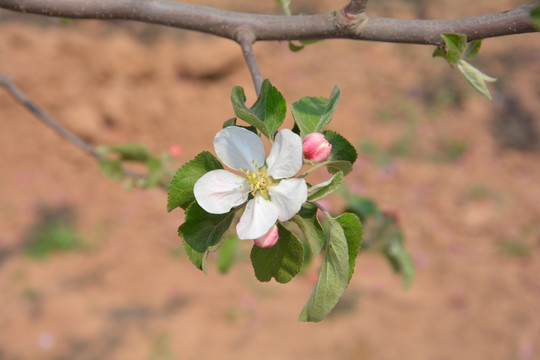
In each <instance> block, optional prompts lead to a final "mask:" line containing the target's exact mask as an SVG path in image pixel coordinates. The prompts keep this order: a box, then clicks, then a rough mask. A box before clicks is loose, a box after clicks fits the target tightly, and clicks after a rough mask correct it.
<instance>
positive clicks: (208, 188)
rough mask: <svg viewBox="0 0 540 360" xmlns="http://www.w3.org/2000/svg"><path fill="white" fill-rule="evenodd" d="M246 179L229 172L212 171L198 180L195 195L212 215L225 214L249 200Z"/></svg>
mask: <svg viewBox="0 0 540 360" xmlns="http://www.w3.org/2000/svg"><path fill="white" fill-rule="evenodd" d="M248 192H249V186H248V184H247V181H246V179H245V178H243V177H241V176H238V175H236V174H233V173H232V172H229V171H227V170H212V171H209V172H207V173H206V174H204V175H203V176H201V177H200V178H199V180H197V182H196V183H195V186H194V187H193V194H194V195H195V199H196V200H197V203H198V204H199V205H200V206H201V207H202V208H203V209H204V210H205V211H206V212H209V213H211V214H225V213H226V212H229V210H231V208H233V207H234V206H237V205H240V204H242V203H244V202H245V201H246V199H247V195H248Z"/></svg>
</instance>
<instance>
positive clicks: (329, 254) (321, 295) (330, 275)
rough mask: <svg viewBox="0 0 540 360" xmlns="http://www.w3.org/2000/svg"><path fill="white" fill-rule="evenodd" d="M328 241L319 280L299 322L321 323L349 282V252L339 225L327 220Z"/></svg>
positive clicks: (332, 220) (334, 221)
mask: <svg viewBox="0 0 540 360" xmlns="http://www.w3.org/2000/svg"><path fill="white" fill-rule="evenodd" d="M328 230H329V239H328V243H327V246H326V254H325V257H324V261H323V264H322V266H321V271H320V273H319V279H318V280H317V284H316V285H315V289H313V292H312V294H311V297H310V298H309V300H308V302H307V303H306V305H305V306H304V308H303V309H302V312H301V313H300V317H299V319H298V320H300V321H321V320H322V319H323V318H324V317H325V316H326V315H327V314H328V313H329V312H330V311H331V310H332V309H333V308H334V306H335V305H336V304H337V302H338V300H339V298H340V297H341V295H342V294H343V292H344V291H345V289H346V288H347V284H348V282H349V252H348V248H347V239H346V238H345V234H344V232H343V228H342V227H341V225H340V223H339V222H337V221H336V220H334V219H331V218H330V219H329V229H328Z"/></svg>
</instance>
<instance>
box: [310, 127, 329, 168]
mask: <svg viewBox="0 0 540 360" xmlns="http://www.w3.org/2000/svg"><path fill="white" fill-rule="evenodd" d="M330 151H332V145H331V144H330V143H329V142H328V140H326V139H325V138H324V135H323V134H321V133H311V134H308V135H307V136H306V137H305V138H304V157H305V158H306V160H308V161H314V162H323V161H325V160H326V159H328V156H329V155H330Z"/></svg>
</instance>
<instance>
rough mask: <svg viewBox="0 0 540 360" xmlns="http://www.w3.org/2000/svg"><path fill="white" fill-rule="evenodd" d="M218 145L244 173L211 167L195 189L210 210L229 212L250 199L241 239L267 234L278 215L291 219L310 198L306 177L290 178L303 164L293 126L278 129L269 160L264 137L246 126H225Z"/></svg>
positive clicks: (221, 153) (218, 150)
mask: <svg viewBox="0 0 540 360" xmlns="http://www.w3.org/2000/svg"><path fill="white" fill-rule="evenodd" d="M214 149H215V151H216V155H217V156H218V158H219V159H220V160H221V161H222V162H223V163H224V164H225V165H227V166H228V167H230V168H231V169H234V170H237V171H239V172H241V173H242V175H243V176H241V175H238V174H236V173H232V172H230V171H227V170H223V169H221V170H212V171H210V172H208V173H206V174H204V175H203V176H202V177H201V178H200V179H199V180H197V182H196V183H195V186H194V188H193V193H194V195H195V199H196V200H197V203H198V204H199V205H200V206H201V207H202V208H203V209H204V210H205V211H206V212H209V213H211V214H225V213H227V212H229V211H230V210H231V209H232V208H233V207H236V206H239V205H242V204H243V203H244V202H246V201H247V204H246V207H245V210H244V213H243V214H242V216H241V217H240V221H239V222H238V224H237V226H236V232H237V234H238V237H239V238H240V239H257V238H260V237H262V236H263V235H265V234H267V233H268V232H269V230H271V228H272V227H273V226H274V225H275V223H276V221H277V220H280V221H287V220H289V219H291V218H292V217H293V216H294V215H295V214H296V213H297V212H298V211H300V208H301V206H302V204H303V203H304V202H305V201H306V200H307V184H306V181H305V180H304V179H302V178H291V177H292V176H294V175H295V174H296V173H297V172H298V171H299V170H300V168H301V167H302V139H301V138H300V136H298V135H297V134H295V133H293V132H292V131H291V130H289V129H283V130H280V131H279V132H278V133H277V134H276V137H275V142H274V144H273V146H272V149H271V151H270V155H269V156H268V158H267V159H266V163H265V151H264V145H263V142H262V140H261V138H260V137H259V136H258V135H256V134H255V133H253V132H251V131H249V130H247V129H245V128H242V127H238V126H230V127H227V128H225V129H223V130H220V131H219V132H218V133H217V134H216V137H215V138H214ZM250 195H251V198H250V199H249V200H248V197H250Z"/></svg>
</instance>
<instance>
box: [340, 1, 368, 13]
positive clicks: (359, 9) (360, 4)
mask: <svg viewBox="0 0 540 360" xmlns="http://www.w3.org/2000/svg"><path fill="white" fill-rule="evenodd" d="M368 2H369V0H351V2H350V3H349V5H347V6H345V9H344V10H345V13H346V14H351V15H358V14H360V13H363V12H364V10H365V9H366V5H367V3H368Z"/></svg>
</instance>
